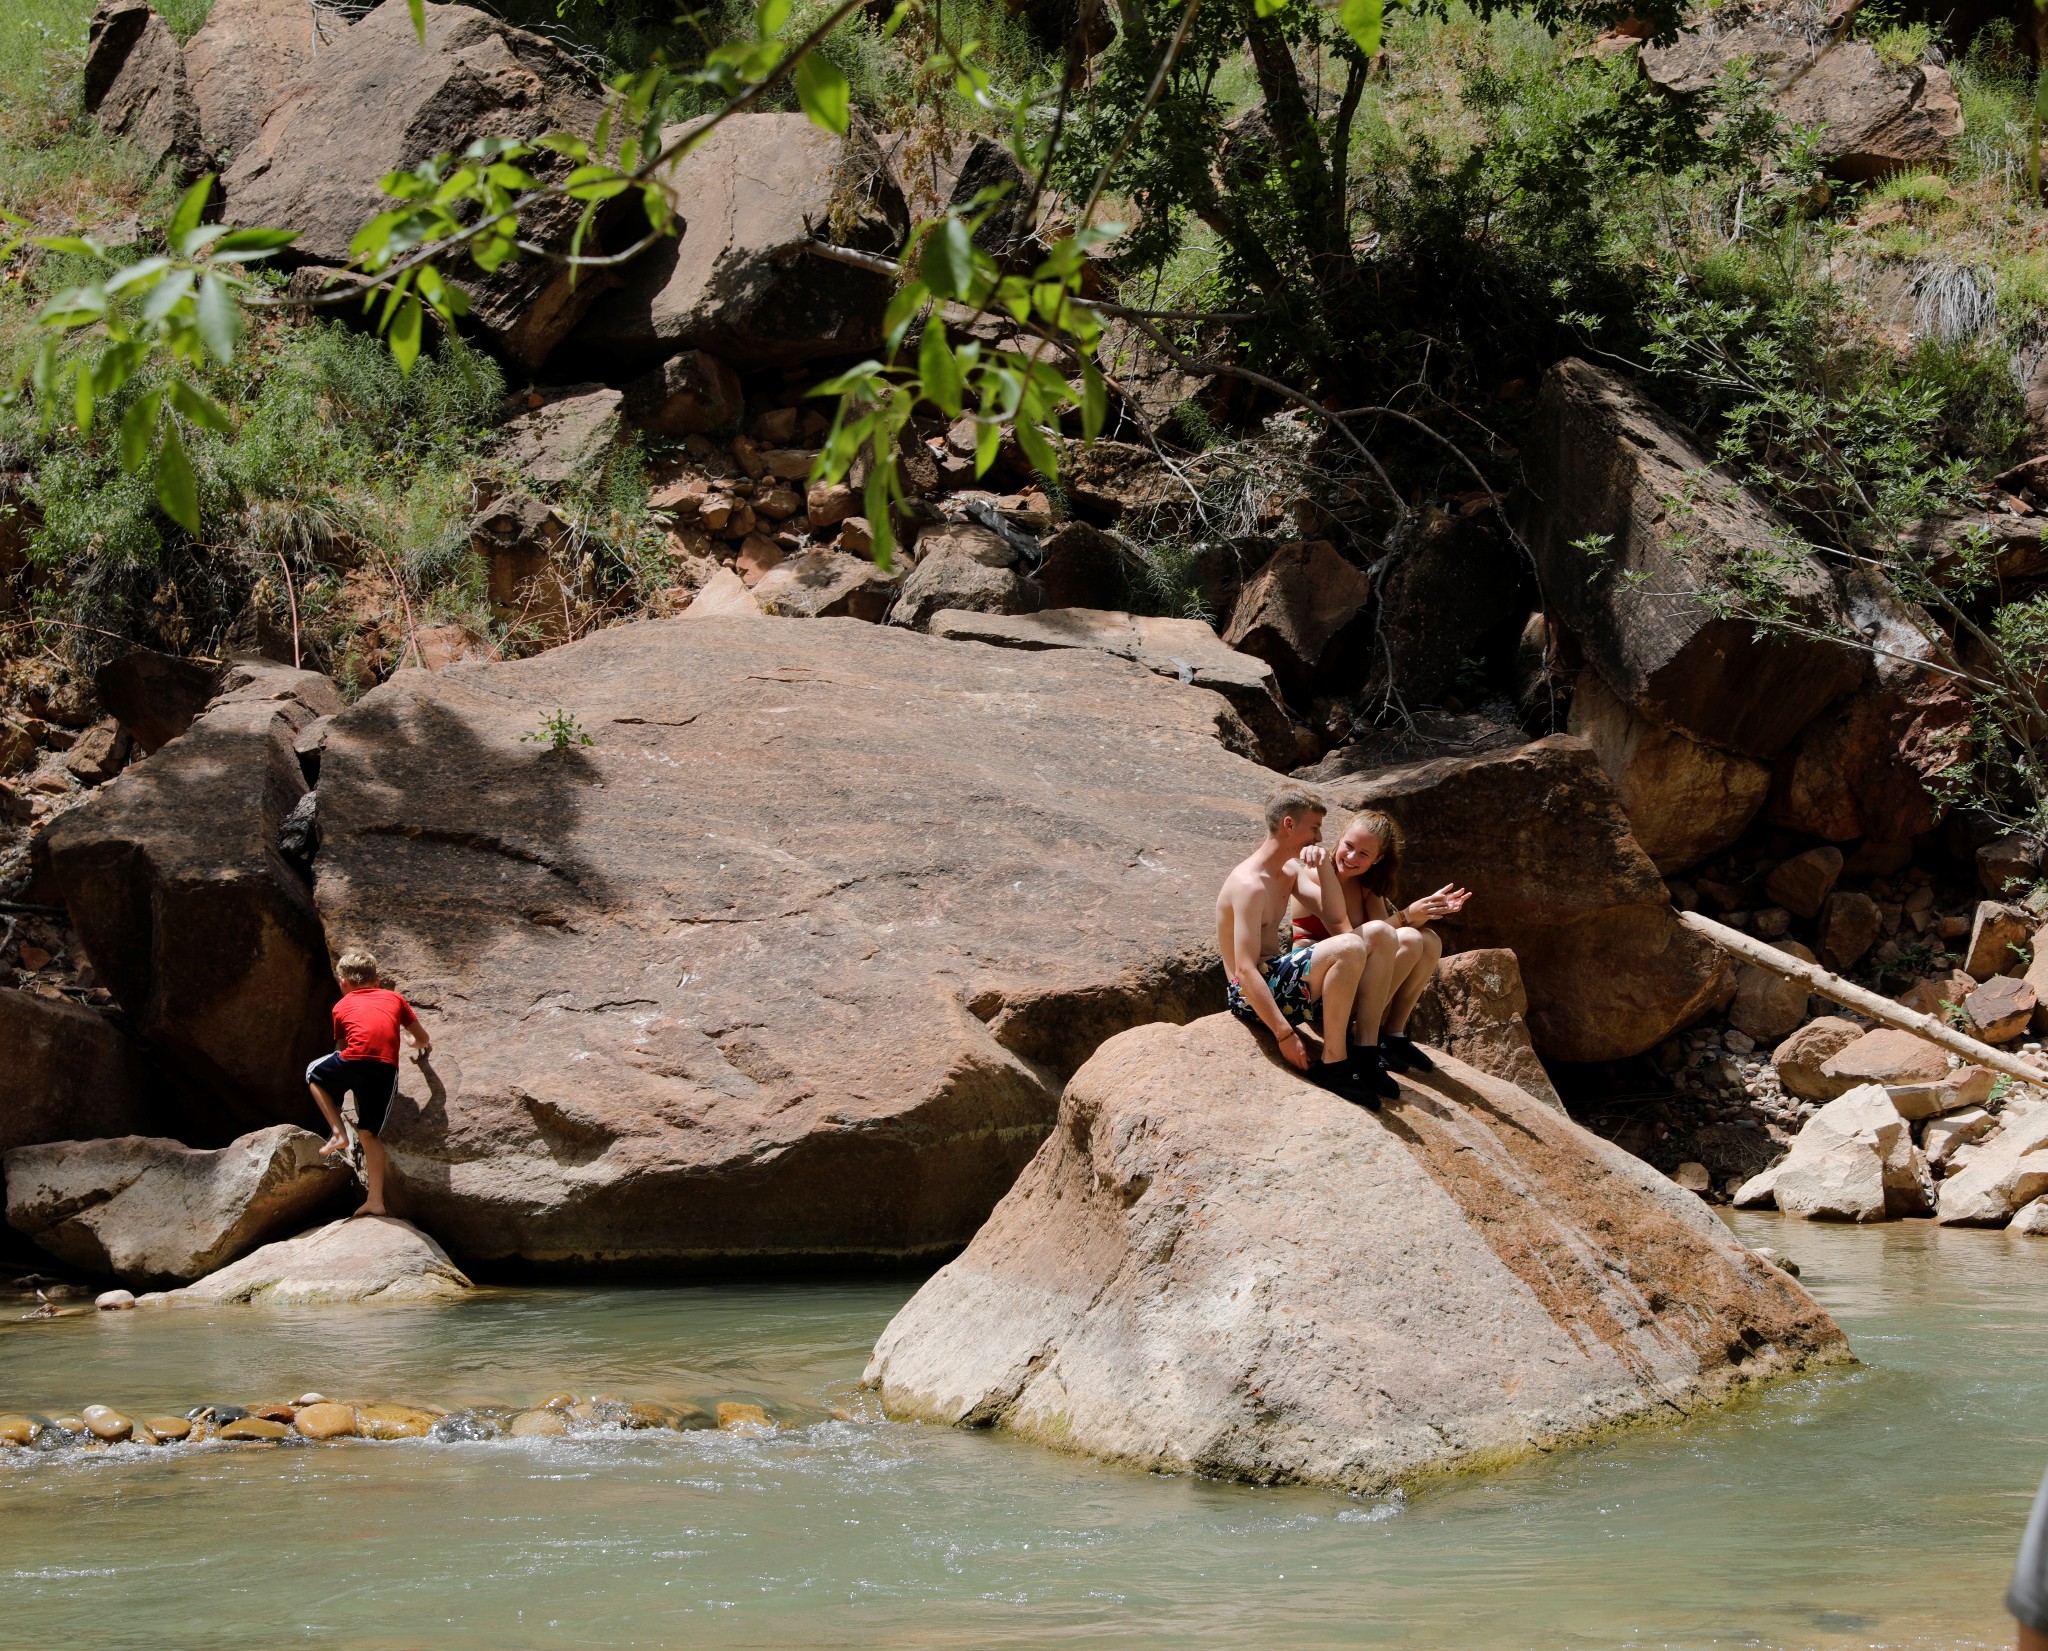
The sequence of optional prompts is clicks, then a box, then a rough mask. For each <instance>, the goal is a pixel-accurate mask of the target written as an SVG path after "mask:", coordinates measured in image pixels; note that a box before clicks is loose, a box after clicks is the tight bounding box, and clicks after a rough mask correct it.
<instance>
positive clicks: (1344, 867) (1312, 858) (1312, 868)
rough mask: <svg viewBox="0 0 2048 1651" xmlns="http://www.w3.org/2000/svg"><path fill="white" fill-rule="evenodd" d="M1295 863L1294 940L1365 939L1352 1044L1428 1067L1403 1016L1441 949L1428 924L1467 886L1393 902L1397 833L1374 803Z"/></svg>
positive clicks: (1461, 901) (1409, 1067)
mask: <svg viewBox="0 0 2048 1651" xmlns="http://www.w3.org/2000/svg"><path fill="white" fill-rule="evenodd" d="M1296 864H1297V867H1298V873H1297V876H1296V878H1295V892H1294V898H1293V899H1292V900H1291V901H1290V902H1289V905H1288V913H1289V916H1290V917H1292V919H1293V921H1294V943H1295V944H1296V945H1297V946H1299V945H1304V944H1312V943H1313V942H1315V941H1318V940H1323V939H1327V938H1328V937H1329V936H1331V935H1336V934H1356V935H1358V936H1360V937H1361V938H1362V939H1363V940H1364V941H1365V943H1366V949H1367V953H1368V958H1367V962H1366V969H1365V979H1364V980H1363V981H1362V982H1361V983H1360V985H1359V988H1358V996H1357V998H1356V999H1355V1007H1354V1008H1353V1010H1352V1042H1353V1044H1354V1046H1355V1047H1356V1048H1358V1049H1359V1050H1360V1051H1361V1052H1363V1051H1365V1050H1368V1049H1372V1048H1377V1049H1378V1050H1379V1058H1380V1060H1381V1062H1382V1063H1383V1064H1384V1065H1385V1066H1386V1068H1387V1070H1389V1071H1392V1072H1427V1071H1430V1070H1431V1069H1432V1068H1433V1067H1434V1066H1435V1065H1436V1063H1435V1062H1434V1061H1432V1060H1431V1059H1430V1058H1429V1056H1427V1055H1426V1054H1424V1053H1423V1052H1422V1050H1421V1049H1419V1048H1418V1047H1417V1046H1416V1044H1415V1041H1414V1040H1413V1039H1412V1038H1410V1037H1409V1036H1408V1017H1409V1015H1410V1014H1412V1013H1413V1012H1414V1009H1415V1000H1416V999H1417V998H1419V997H1421V996H1422V989H1423V987H1425V986H1427V985H1428V984H1429V980H1430V976H1431V975H1433V974H1434V973H1435V972H1436V965H1437V960H1438V959H1439V958H1441V957H1442V956H1443V953H1444V943H1443V938H1442V936H1440V935H1438V934H1436V933H1435V932H1434V931H1433V930H1432V929H1431V928H1430V926H1429V925H1430V924H1431V923H1433V922H1435V921H1436V920H1437V919H1438V918H1442V917H1449V916H1450V915H1451V914H1452V913H1454V912H1457V911H1460V910H1462V909H1463V907H1464V905H1465V902H1466V901H1467V900H1469V899H1471V898H1472V892H1471V890H1469V889H1461V888H1458V887H1457V886H1455V885H1454V884H1450V883H1446V884H1445V885H1444V886H1443V887H1442V888H1440V889H1438V890H1437V891H1436V893H1434V894H1428V895H1424V896H1423V897H1422V898H1421V899H1419V900H1412V901H1409V902H1408V903H1407V904H1405V905H1397V904H1395V895H1394V877H1395V874H1396V873H1397V872H1399V870H1400V869H1401V834H1400V832H1399V830H1398V829H1397V828H1396V827H1395V825H1394V822H1393V821H1392V820H1391V819H1389V818H1388V817H1387V816H1386V815H1384V814H1382V813H1380V812H1379V811H1378V810H1377V809H1367V810H1366V811H1365V812H1364V813H1362V814H1359V815H1357V816H1356V817H1354V818H1353V820H1352V821H1351V823H1350V824H1349V825H1348V826H1346V827H1345V828H1344V834H1343V836H1341V837H1339V838H1338V839H1337V843H1336V846H1335V847H1334V848H1331V849H1329V850H1327V851H1326V850H1323V849H1321V848H1310V849H1305V850H1304V851H1303V852H1302V855H1301V858H1300V860H1299V861H1298V862H1296Z"/></svg>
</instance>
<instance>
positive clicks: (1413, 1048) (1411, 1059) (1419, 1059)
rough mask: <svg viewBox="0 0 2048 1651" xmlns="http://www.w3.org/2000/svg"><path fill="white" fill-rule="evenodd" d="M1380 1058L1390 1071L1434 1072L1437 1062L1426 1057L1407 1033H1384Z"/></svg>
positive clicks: (1381, 1038)
mask: <svg viewBox="0 0 2048 1651" xmlns="http://www.w3.org/2000/svg"><path fill="white" fill-rule="evenodd" d="M1380 1057H1381V1059H1383V1060H1384V1061H1385V1062H1386V1064H1387V1067H1388V1069H1389V1070H1390V1071H1394V1072H1434V1071H1435V1070H1436V1062H1435V1061H1433V1060H1431V1059H1430V1058H1429V1057H1428V1056H1427V1055H1425V1054H1424V1053H1423V1052H1422V1050H1421V1048H1420V1047H1419V1046H1418V1045H1417V1044H1416V1042H1415V1040H1414V1039H1413V1038H1411V1037H1410V1036H1409V1035H1408V1034H1407V1033H1406V1032H1382V1033H1381V1034H1380Z"/></svg>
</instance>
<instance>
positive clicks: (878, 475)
mask: <svg viewBox="0 0 2048 1651" xmlns="http://www.w3.org/2000/svg"><path fill="white" fill-rule="evenodd" d="M870 452H871V453H873V455H874V460H875V462H874V466H873V468H872V469H870V470H869V471H868V481H867V486H865V487H864V488H862V489H861V508H862V510H864V511H865V512H866V513H867V519H868V531H869V532H871V533H872V534H874V536H875V548H874V550H873V552H872V553H871V554H872V555H873V556H874V559H875V566H876V567H878V568H880V569H881V570H882V571H883V572H884V573H887V572H888V571H889V568H890V564H891V561H892V552H894V550H895V549H896V529H895V526H894V524H893V523H891V521H890V520H889V479H890V477H892V476H893V475H895V473H896V456H895V455H894V454H893V453H886V452H880V451H877V450H876V449H870Z"/></svg>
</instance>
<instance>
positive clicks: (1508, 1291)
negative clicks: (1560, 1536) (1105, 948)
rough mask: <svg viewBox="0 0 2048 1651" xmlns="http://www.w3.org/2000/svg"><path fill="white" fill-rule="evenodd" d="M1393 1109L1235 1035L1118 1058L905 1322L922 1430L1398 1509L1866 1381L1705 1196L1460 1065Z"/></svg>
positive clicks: (897, 1362) (1073, 1087) (1105, 1055)
mask: <svg viewBox="0 0 2048 1651" xmlns="http://www.w3.org/2000/svg"><path fill="white" fill-rule="evenodd" d="M1400 1089H1401V1093H1400V1096H1399V1098H1398V1099H1396V1100H1392V1101H1389V1102H1388V1103H1387V1104H1386V1107H1385V1110H1384V1111H1383V1112H1381V1113H1380V1114H1378V1115H1374V1114H1371V1113H1367V1112H1364V1111H1362V1110H1360V1109H1359V1108H1357V1107H1354V1106H1350V1105H1348V1104H1346V1103H1345V1102H1343V1101H1341V1100H1338V1099H1337V1098H1336V1097H1334V1096H1330V1095H1327V1094H1324V1093H1322V1092H1321V1091H1319V1090H1315V1089H1312V1088H1311V1087H1310V1086H1309V1085H1308V1084H1307V1083H1306V1082H1305V1081H1303V1080H1302V1079H1301V1078H1299V1077H1298V1076H1297V1075H1295V1074H1294V1073H1293V1072H1292V1071H1291V1070H1289V1069H1287V1068H1285V1067H1283V1066H1282V1065H1280V1064H1279V1063H1278V1062H1277V1061H1276V1060H1275V1059H1274V1058H1273V1057H1272V1056H1270V1055H1269V1054H1268V1053H1266V1051H1265V1049H1264V1048H1263V1046H1262V1044H1261V1042H1260V1040H1258V1039H1257V1038H1256V1037H1255V1036H1254V1035H1253V1034H1252V1033H1251V1032H1249V1031H1248V1030H1247V1029H1246V1028H1244V1027H1243V1026H1241V1025H1239V1024H1238V1023H1237V1022H1236V1021H1234V1020H1232V1019H1230V1018H1229V1017H1226V1016H1212V1017H1209V1018H1207V1019H1203V1020H1200V1021H1197V1022H1195V1023H1194V1024H1192V1025H1190V1026H1186V1027H1174V1026H1145V1027H1139V1028H1137V1029H1135V1030H1133V1031H1130V1032H1126V1033H1124V1034H1123V1035H1122V1036H1121V1037H1118V1038H1116V1039H1114V1040H1112V1041H1111V1042H1110V1043H1108V1044H1106V1045H1105V1046H1104V1047H1103V1048H1102V1049H1100V1050H1099V1051H1097V1053H1096V1055H1095V1057H1094V1058H1093V1059H1092V1060H1091V1061H1090V1062H1089V1063H1088V1064H1087V1066H1086V1067H1084V1068H1083V1069H1082V1070H1081V1071H1080V1072H1079V1073H1078V1074H1077V1075H1076V1076H1075V1078H1074V1080H1073V1082H1072V1083H1070V1084H1069V1085H1068V1086H1067V1091H1066V1094H1065V1096H1064V1097H1063V1098H1062V1100H1061V1103H1060V1118H1059V1126H1058V1128H1057V1129H1055V1130H1054V1132H1053V1134H1052V1136H1051V1137H1050V1138H1049V1139H1048V1140H1047V1141H1046V1143H1045V1145H1044V1146H1043V1147H1041V1148H1040V1149H1039V1153H1038V1156H1037V1157H1036V1158H1034V1159H1033V1160H1032V1163H1031V1167H1030V1168H1029V1169H1028V1170H1026V1172H1025V1173H1024V1175H1023V1176H1022V1177H1020V1178H1019V1180H1018V1182H1017V1185H1016V1186H1015V1187H1014V1188H1013V1189H1012V1190H1011V1192H1010V1194H1009V1196H1008V1197H1007V1198H1005V1199H1004V1200H1003V1202H1002V1204H1001V1205H999V1206H998V1207H997V1209H996V1211H995V1213H994V1214H993V1215H992V1216H991V1217H990V1218H989V1222H988V1224H987V1225H986V1226H985V1227H983V1229H982V1230H981V1232H980V1233H978V1234H977V1235H976V1237H975V1239H974V1242H973V1243H972V1244H971V1245H969V1246H968V1248H967V1250H966V1252H965V1253H964V1254H962V1255H961V1256H960V1257H959V1258H958V1259H957V1260H955V1261H953V1262H951V1263H950V1264H949V1265H947V1266H946V1267H944V1268H942V1269H941V1270H940V1271H939V1272H938V1273H937V1274H935V1275H934V1276H933V1277H932V1279H931V1280H930V1281H929V1282H928V1283H927V1284H926V1285H925V1286H924V1288H923V1289H921V1290H920V1291H919V1292H918V1293H917V1295H916V1296H914V1297H913V1298H912V1299H911V1301H910V1303H909V1304H908V1305H907V1306H905V1307H904V1308H903V1310H902V1311H901V1312H899V1313H898V1314H897V1315H896V1317H895V1319H894V1320H892V1321H891V1323H890V1325H889V1327H888V1329H886V1330H885V1331H884V1332H883V1333H882V1337H881V1340H880V1342H879V1343H878V1344H877V1345H876V1348H875V1354H874V1358H873V1359H872V1361H871V1362H870V1364H869V1366H868V1372H867V1380H868V1382H869V1384H870V1385H872V1386H876V1387H878V1388H879V1389H880V1390H881V1398H882V1404H883V1407H884V1408H885V1409H886V1410H887V1411H888V1413H889V1414H890V1415H891V1416H894V1417H899V1418H904V1419H911V1418H917V1419H924V1420H929V1421H935V1422H944V1423H961V1424H967V1425H980V1426H987V1425H997V1426H1001V1427H1005V1428H1008V1429H1010V1430H1011V1431H1013V1432H1016V1433H1019V1434H1021V1435H1024V1436H1025V1437H1028V1438H1033V1439H1038V1440H1041V1441H1043V1442H1045V1443H1047V1444H1051V1445H1054V1446H1056V1447H1058V1448H1061V1449H1065V1450H1079V1451H1085V1452H1088V1453H1089V1454H1091V1455H1095V1456H1101V1457H1106V1458H1109V1459H1111V1460H1113V1461H1118V1462H1123V1463H1128V1464H1129V1465H1131V1466H1133V1467H1138V1468H1145V1469H1153V1470H1158V1471H1167V1472H1197V1473H1204V1474H1213V1475H1217V1476H1219V1477H1227V1478H1233V1479H1247V1480H1252V1481H1254V1482H1257V1483H1275V1482H1286V1481H1293V1482H1308V1483H1316V1484H1328V1485H1335V1486H1341V1487H1343V1488H1345V1489H1348V1490H1353V1491H1361V1492H1379V1491H1384V1490H1387V1489H1389V1488H1390V1487H1393V1486H1395V1485H1398V1484H1401V1483H1403V1482H1405V1481H1411V1480H1414V1479H1417V1478H1420V1477H1422V1476H1424V1475H1427V1474H1431V1473H1436V1472H1441V1471H1444V1470H1447V1469H1453V1468H1456V1467H1459V1466H1461V1465H1462V1466H1471V1467H1476V1466H1480V1465H1495V1464H1501V1463H1505V1462H1507V1461H1510V1460H1512V1459H1513V1458H1515V1457H1517V1456H1520V1455H1523V1454H1526V1453H1529V1452H1532V1451H1535V1450H1540V1449H1545V1448H1549V1447H1552V1446H1554V1445H1557V1444H1560V1443H1563V1442H1566V1441H1569V1440H1572V1439H1574V1438H1581V1437H1586V1436H1589V1435H1591V1434H1593V1433H1595V1432H1596V1431H1599V1430H1601V1429H1605V1428H1608V1427H1611V1426H1613V1425H1614V1424H1616V1423H1620V1422H1625V1421H1628V1420H1631V1419H1633V1418H1638V1417H1643V1418H1647V1417H1653V1416H1669V1415H1670V1414H1671V1413H1672V1411H1673V1410H1674V1409H1676V1410H1678V1411H1680V1412H1686V1411H1691V1410H1693V1409H1695V1408H1697V1407H1699V1406H1702V1405H1705V1404H1709V1403H1712V1402H1714V1401H1716V1400H1718V1399H1721V1398H1724V1397H1726V1396H1727V1395H1729V1394H1731V1393H1733V1392H1735V1391H1737V1390H1739V1389H1740V1388H1742V1387H1743V1386H1745V1385H1747V1384H1749V1383H1751V1382H1753V1381H1756V1380H1759V1379H1765V1378H1769V1377H1774V1376H1779V1375H1783V1374H1786V1373H1788V1372H1791V1371H1795V1370H1801V1369H1806V1368H1810V1367H1813V1366H1817V1365H1824V1364H1829V1363H1835V1362H1839V1361H1842V1360H1845V1359H1846V1358H1847V1357H1848V1347H1847V1344H1846V1342H1845V1341H1844V1339H1843V1336H1842V1333H1841V1331H1840V1330H1838V1329H1837V1328H1836V1327H1835V1325H1834V1324H1833V1322H1832V1321H1831V1320H1830V1319H1829V1318H1828V1316H1827V1314H1826V1313H1824V1312H1823V1311H1822V1310H1821V1309H1820V1307H1819V1306H1818V1305H1817V1304H1816V1303H1815V1302H1814V1301H1813V1299H1812V1298H1811V1297H1810V1296H1808V1295H1807V1294H1806V1292H1805V1291H1804V1290H1802V1289H1801V1288H1800V1287H1799V1286H1798V1285H1797V1284H1795V1283H1794V1282H1793V1281H1792V1280H1791V1279H1790V1278H1789V1277H1787V1276H1786V1275H1785V1274H1783V1273H1781V1272H1778V1271H1777V1270H1776V1269H1775V1268H1773V1267H1771V1266H1770V1265H1769V1264H1768V1263H1767V1262H1764V1261H1762V1260H1760V1259H1759V1258H1758V1257H1756V1256H1754V1255H1752V1254H1750V1253H1749V1251H1747V1250H1746V1249H1744V1248H1743V1246H1742V1245H1741V1244H1740V1243H1738V1242H1737V1241H1736V1240H1735V1238H1734V1237H1733V1236H1732V1235H1731V1234H1730V1233H1729V1232H1728V1230H1727V1229H1726V1228H1725V1227H1724V1226H1722V1225H1721V1223H1720V1222H1719V1221H1718V1220H1716V1219H1715V1217H1714V1215H1713V1214H1712V1212H1711V1211H1709V1210H1708V1209H1707V1208H1706V1207H1705V1206H1704V1205H1703V1204H1702V1203H1701V1202H1700V1200H1699V1199H1698V1198H1696V1197H1694V1196H1693V1195H1692V1194H1690V1193H1687V1192H1684V1191H1682V1190H1681V1189H1679V1188H1678V1187H1676V1186H1674V1185H1673V1184H1672V1183H1670V1182H1669V1181H1667V1180H1666V1179H1665V1178H1664V1177H1663V1176H1661V1175H1659V1174H1657V1173H1656V1171H1654V1170H1652V1169H1651V1168H1649V1166H1648V1165H1646V1164H1644V1163H1642V1162H1641V1161H1640V1160H1638V1159H1636V1158H1634V1157H1631V1156H1630V1155H1629V1154H1628V1153H1626V1152H1624V1151H1622V1150H1621V1149H1620V1148H1618V1147H1616V1146H1614V1145H1613V1144H1612V1143H1610V1142H1607V1141H1603V1140H1600V1139H1599V1138H1597V1137H1596V1136H1594V1135H1592V1134H1591V1133H1589V1132H1588V1131H1586V1130H1584V1129H1581V1128H1580V1127H1579V1126H1578V1125H1576V1124H1574V1123H1572V1122H1571V1121H1570V1120H1569V1119H1568V1118H1565V1117H1563V1116H1561V1115H1560V1114H1559V1113H1558V1112H1556V1111H1554V1110H1552V1109H1551V1108H1550V1107H1548V1106H1546V1105H1544V1104H1543V1103H1542V1102H1540V1101H1538V1100H1536V1099H1534V1098H1533V1097H1531V1096H1529V1095H1526V1094H1524V1093H1522V1092H1521V1091H1520V1090H1517V1089H1515V1088H1514V1087H1512V1086H1511V1085H1509V1084H1505V1083H1502V1082H1500V1081H1499V1080H1497V1079H1493V1078H1489V1077H1487V1076H1485V1075H1483V1074H1481V1073H1479V1072H1477V1071H1475V1070H1473V1069H1472V1068H1470V1067H1467V1066H1465V1065H1463V1064H1462V1063H1460V1062H1457V1061H1455V1060H1452V1059H1449V1058H1448V1057H1447V1058H1445V1059H1444V1060H1443V1062H1442V1065H1441V1068H1440V1070H1439V1072H1438V1074H1437V1075H1435V1076H1434V1077H1432V1078H1431V1079H1430V1080H1429V1081H1428V1082H1427V1083H1426V1084H1418V1083H1414V1082H1411V1081H1409V1080H1407V1079H1403V1080H1400Z"/></svg>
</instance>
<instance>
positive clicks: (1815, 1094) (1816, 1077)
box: [1771, 1015, 1863, 1101]
mask: <svg viewBox="0 0 2048 1651" xmlns="http://www.w3.org/2000/svg"><path fill="white" fill-rule="evenodd" d="M1862 1036H1863V1028H1862V1027H1860V1026H1858V1025H1857V1024H1856V1023H1855V1022H1854V1021H1853V1020H1844V1019H1843V1018H1842V1017H1841V1016H1839V1015H1822V1016H1820V1017H1819V1018H1818V1019H1816V1020H1810V1021H1808V1022H1807V1023H1806V1024H1805V1025H1804V1026H1802V1027H1800V1028H1799V1030H1798V1031H1796V1032H1794V1033H1793V1034H1792V1035H1791V1036H1790V1037H1788V1038H1787V1039H1786V1040H1785V1041H1784V1042H1783V1043H1781V1044H1779V1045H1778V1047H1777V1048H1776V1049H1774V1050H1773V1051H1772V1052H1771V1067H1772V1069H1773V1070H1774V1071H1775V1072H1776V1073H1777V1074H1778V1081H1779V1082H1780V1083H1782V1084H1783V1085H1784V1086H1785V1089H1786V1091H1787V1093H1789V1094H1793V1095H1797V1096H1798V1097H1799V1098H1800V1099H1801V1100H1804V1101H1831V1100H1833V1099H1834V1098H1835V1097H1836V1096H1837V1095H1845V1094H1847V1093H1848V1092H1849V1091H1850V1090H1852V1089H1854V1088H1855V1087H1856V1083H1857V1080H1856V1079H1854V1078H1835V1077H1830V1076H1828V1074H1827V1072H1826V1070H1825V1068H1826V1065H1827V1062H1828V1061H1829V1060H1830V1059H1831V1058H1832V1057H1833V1056H1835V1055H1837V1054H1839V1053H1841V1051H1842V1050H1844V1049H1846V1048H1848V1047H1849V1045H1850V1044H1852V1043H1854V1042H1855V1041H1856V1040H1857V1039H1858V1038H1860V1037H1862Z"/></svg>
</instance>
